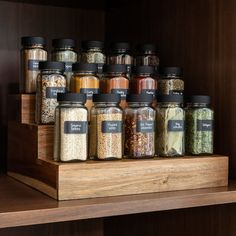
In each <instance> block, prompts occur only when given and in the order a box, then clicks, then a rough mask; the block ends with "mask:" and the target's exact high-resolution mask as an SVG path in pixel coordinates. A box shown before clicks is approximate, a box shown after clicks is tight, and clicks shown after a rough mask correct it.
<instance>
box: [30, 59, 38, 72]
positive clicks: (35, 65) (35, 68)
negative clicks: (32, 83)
mask: <svg viewBox="0 0 236 236" xmlns="http://www.w3.org/2000/svg"><path fill="white" fill-rule="evenodd" d="M39 62H40V60H28V70H31V71H38V70H39Z"/></svg>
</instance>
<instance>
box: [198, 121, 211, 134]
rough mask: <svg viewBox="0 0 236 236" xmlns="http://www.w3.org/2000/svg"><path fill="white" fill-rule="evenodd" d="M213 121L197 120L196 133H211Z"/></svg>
mask: <svg viewBox="0 0 236 236" xmlns="http://www.w3.org/2000/svg"><path fill="white" fill-rule="evenodd" d="M212 130H213V121H212V120H197V131H212Z"/></svg>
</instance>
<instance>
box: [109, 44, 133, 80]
mask: <svg viewBox="0 0 236 236" xmlns="http://www.w3.org/2000/svg"><path fill="white" fill-rule="evenodd" d="M130 51H131V49H130V44H129V43H127V42H120V43H113V44H111V47H110V53H109V55H108V56H107V64H123V65H126V66H127V77H128V78H130V75H131V66H132V64H133V57H132V55H131V52H130Z"/></svg>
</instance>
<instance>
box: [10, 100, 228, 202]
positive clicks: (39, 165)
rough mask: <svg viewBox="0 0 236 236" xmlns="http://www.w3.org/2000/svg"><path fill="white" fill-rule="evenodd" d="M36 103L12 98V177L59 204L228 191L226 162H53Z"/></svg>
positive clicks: (211, 158)
mask: <svg viewBox="0 0 236 236" xmlns="http://www.w3.org/2000/svg"><path fill="white" fill-rule="evenodd" d="M34 103H35V97H34V95H11V96H9V104H10V107H11V109H10V110H9V111H10V112H9V113H10V114H9V125H8V146H9V147H8V150H9V152H8V175H10V176H12V177H14V178H16V179H17V180H20V181H21V182H23V183H25V184H27V185H30V186H31V187H33V188H36V189H38V190H40V191H41V192H44V193H46V194H47V195H49V196H51V197H53V198H55V199H58V200H69V199H83V198H95V197H107V196H119V195H129V194H141V193H153V192H165V191H174V190H187V189H198V188H209V187H220V186H227V185H228V157H226V156H218V155H217V156H209V157H182V158H155V159H148V160H121V161H108V162H103V161H88V162H86V163H57V162H54V161H52V154H53V126H52V125H35V124H33V121H34V115H33V113H34ZM16 114H17V116H16Z"/></svg>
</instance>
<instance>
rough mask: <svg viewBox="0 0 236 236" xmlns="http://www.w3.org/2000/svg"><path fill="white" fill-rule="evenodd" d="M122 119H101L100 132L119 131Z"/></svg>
mask: <svg viewBox="0 0 236 236" xmlns="http://www.w3.org/2000/svg"><path fill="white" fill-rule="evenodd" d="M121 132H122V121H102V133H121Z"/></svg>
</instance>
